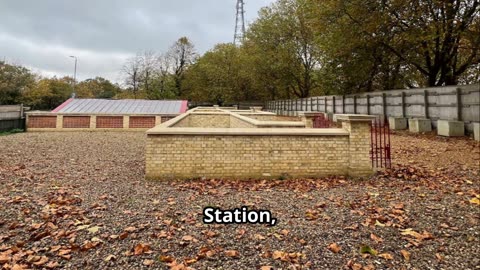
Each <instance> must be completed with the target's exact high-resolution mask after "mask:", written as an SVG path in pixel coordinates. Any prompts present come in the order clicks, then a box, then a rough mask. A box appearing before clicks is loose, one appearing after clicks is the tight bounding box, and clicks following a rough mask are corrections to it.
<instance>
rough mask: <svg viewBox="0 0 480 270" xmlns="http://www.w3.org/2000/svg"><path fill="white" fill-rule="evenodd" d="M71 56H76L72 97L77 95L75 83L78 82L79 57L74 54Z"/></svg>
mask: <svg viewBox="0 0 480 270" xmlns="http://www.w3.org/2000/svg"><path fill="white" fill-rule="evenodd" d="M70 57H71V58H75V70H74V72H73V93H72V98H74V97H75V84H76V82H77V57H76V56H74V55H70Z"/></svg>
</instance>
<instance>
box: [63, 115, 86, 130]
mask: <svg viewBox="0 0 480 270" xmlns="http://www.w3.org/2000/svg"><path fill="white" fill-rule="evenodd" d="M89 127H90V116H64V117H63V128H89Z"/></svg>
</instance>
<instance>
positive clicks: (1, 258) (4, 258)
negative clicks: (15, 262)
mask: <svg viewBox="0 0 480 270" xmlns="http://www.w3.org/2000/svg"><path fill="white" fill-rule="evenodd" d="M9 261H10V256H8V255H6V254H0V264H4V263H7V262H9Z"/></svg>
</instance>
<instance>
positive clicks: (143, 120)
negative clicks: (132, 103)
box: [128, 116, 155, 128]
mask: <svg viewBox="0 0 480 270" xmlns="http://www.w3.org/2000/svg"><path fill="white" fill-rule="evenodd" d="M154 126H155V116H131V117H130V121H129V126H128V127H129V128H153V127H154Z"/></svg>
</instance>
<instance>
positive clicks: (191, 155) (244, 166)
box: [146, 135, 350, 180]
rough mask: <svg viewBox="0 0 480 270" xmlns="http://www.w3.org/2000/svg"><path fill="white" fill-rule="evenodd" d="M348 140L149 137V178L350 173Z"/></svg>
mask: <svg viewBox="0 0 480 270" xmlns="http://www.w3.org/2000/svg"><path fill="white" fill-rule="evenodd" d="M349 148H350V146H349V137H348V136H280V135H278V136H220V135H218V136H209V135H148V138H147V147H146V178H148V179H160V180H163V179H172V178H173V179H184V178H196V177H207V178H241V179H248V178H255V179H259V178H279V177H280V176H281V175H286V176H288V177H319V176H327V175H346V174H347V173H348V165H349Z"/></svg>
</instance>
